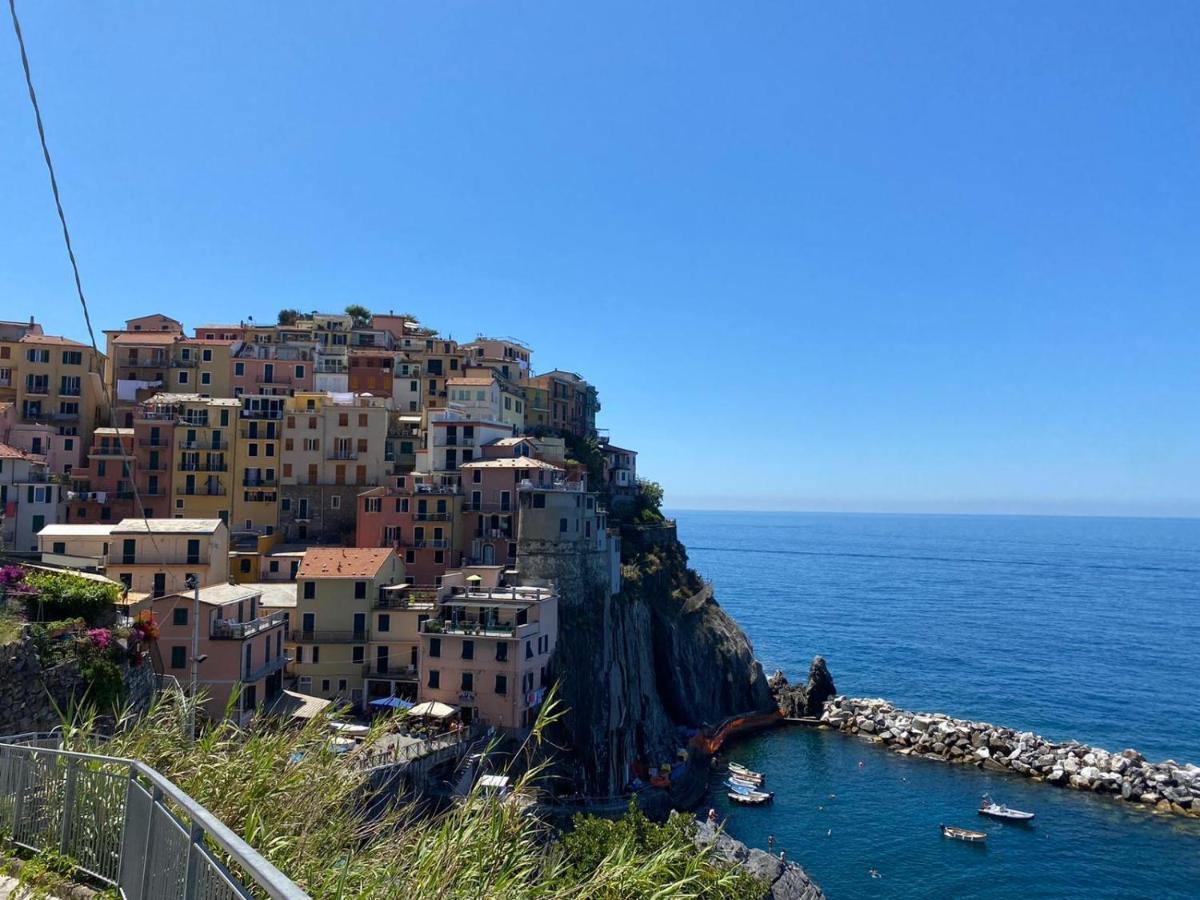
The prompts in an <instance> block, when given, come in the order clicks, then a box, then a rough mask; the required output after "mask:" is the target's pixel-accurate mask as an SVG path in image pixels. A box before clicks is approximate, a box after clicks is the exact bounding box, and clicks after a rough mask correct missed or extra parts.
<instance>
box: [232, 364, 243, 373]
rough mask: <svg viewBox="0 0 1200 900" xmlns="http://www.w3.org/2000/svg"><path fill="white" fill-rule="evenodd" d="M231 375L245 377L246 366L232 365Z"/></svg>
mask: <svg viewBox="0 0 1200 900" xmlns="http://www.w3.org/2000/svg"><path fill="white" fill-rule="evenodd" d="M233 374H234V375H245V374H246V364H245V363H234V364H233Z"/></svg>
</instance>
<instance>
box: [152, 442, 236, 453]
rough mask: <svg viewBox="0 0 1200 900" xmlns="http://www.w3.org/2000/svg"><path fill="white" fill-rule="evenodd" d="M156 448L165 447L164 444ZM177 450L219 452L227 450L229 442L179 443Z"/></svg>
mask: <svg viewBox="0 0 1200 900" xmlns="http://www.w3.org/2000/svg"><path fill="white" fill-rule="evenodd" d="M157 446H160V447H162V446H166V444H165V443H163V444H158V445H157ZM179 448H180V449H181V450H212V451H215V452H220V451H222V450H228V449H229V441H180V442H179Z"/></svg>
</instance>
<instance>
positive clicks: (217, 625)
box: [211, 612, 287, 641]
mask: <svg viewBox="0 0 1200 900" xmlns="http://www.w3.org/2000/svg"><path fill="white" fill-rule="evenodd" d="M286 621H287V614H286V613H282V612H277V613H272V614H271V615H269V616H263V617H262V618H258V619H254V620H253V621H250V622H229V621H226V620H224V619H218V620H217V621H215V622H213V624H212V632H211V636H212V637H214V638H218V639H220V640H228V641H240V640H244V639H246V638H248V637H253V636H254V635H256V634H259V633H260V632H263V631H266V630H267V629H268V628H274V627H275V626H276V625H282V624H283V623H284V622H286Z"/></svg>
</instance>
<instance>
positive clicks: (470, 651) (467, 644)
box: [462, 641, 475, 659]
mask: <svg viewBox="0 0 1200 900" xmlns="http://www.w3.org/2000/svg"><path fill="white" fill-rule="evenodd" d="M462 658H463V659H474V658H475V642H474V641H463V642H462Z"/></svg>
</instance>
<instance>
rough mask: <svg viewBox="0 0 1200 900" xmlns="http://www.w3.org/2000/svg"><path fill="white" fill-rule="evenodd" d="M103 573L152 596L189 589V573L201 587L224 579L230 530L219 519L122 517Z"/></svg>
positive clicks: (110, 546)
mask: <svg viewBox="0 0 1200 900" xmlns="http://www.w3.org/2000/svg"><path fill="white" fill-rule="evenodd" d="M85 527H87V526H85ZM94 527H95V526H92V529H94ZM68 543H70V541H69V539H68ZM104 574H105V575H107V576H108V577H109V578H111V579H112V580H113V581H119V582H120V583H121V584H123V585H124V586H125V588H126V589H127V590H128V591H129V592H130V593H131V594H149V595H150V596H151V597H161V596H163V595H164V594H168V593H174V592H177V591H182V590H185V589H186V588H187V578H188V576H195V577H196V578H197V580H198V581H199V584H200V587H205V586H207V585H210V584H225V583H226V582H227V581H228V576H229V530H228V529H227V528H226V527H225V523H224V522H222V521H220V520H219V519H149V520H144V519H123V520H122V521H121V522H118V523H117V524H116V525H114V526H113V527H112V531H111V533H110V537H109V541H108V563H107V566H106V567H105V573H104Z"/></svg>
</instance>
